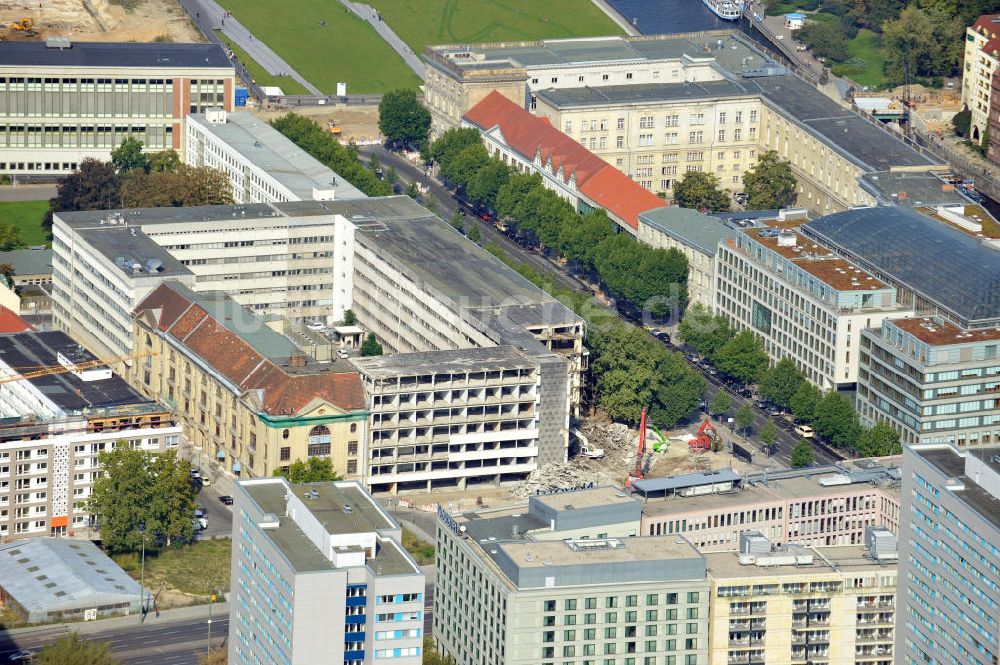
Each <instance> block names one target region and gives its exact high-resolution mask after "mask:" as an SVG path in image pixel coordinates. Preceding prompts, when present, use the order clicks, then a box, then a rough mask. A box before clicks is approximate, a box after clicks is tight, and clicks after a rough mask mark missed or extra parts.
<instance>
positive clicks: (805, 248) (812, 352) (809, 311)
mask: <svg viewBox="0 0 1000 665" xmlns="http://www.w3.org/2000/svg"><path fill="white" fill-rule="evenodd" d="M715 279H716V289H715V310H716V311H717V312H718V313H719V314H722V315H723V316H725V317H726V318H727V319H728V320H729V322H730V323H731V325H733V326H734V327H735V328H736V329H738V330H742V329H746V328H749V329H751V330H753V331H754V332H755V333H756V334H758V335H759V336H760V337H761V338H762V339H763V340H764V348H765V349H766V350H767V353H768V355H769V356H770V357H771V359H772V360H773V361H774V362H777V361H778V360H780V359H781V358H791V359H792V360H794V361H795V364H796V365H797V366H798V367H799V369H801V370H802V371H803V373H805V375H806V378H807V379H809V381H811V382H813V383H815V384H816V385H817V386H819V387H820V388H821V389H823V390H830V389H833V388H838V387H841V386H843V387H847V386H851V385H852V384H854V383H855V382H856V381H857V378H858V358H859V344H860V339H861V331H862V330H864V329H865V328H872V327H878V326H879V325H880V324H881V322H882V321H883V320H885V319H888V318H894V317H902V316H910V315H912V314H913V310H912V309H908V308H906V307H903V306H901V305H899V304H898V303H897V301H896V289H895V288H893V287H891V286H889V285H888V284H886V283H885V282H882V281H881V280H878V279H876V278H875V277H872V276H871V275H870V274H869V273H866V272H864V271H862V270H861V269H860V268H858V267H857V266H855V265H854V264H852V263H850V262H848V261H847V260H845V259H843V258H840V257H838V256H837V255H835V254H834V253H833V252H832V251H830V250H829V249H827V248H825V247H822V246H820V245H817V244H816V243H815V242H812V241H810V240H808V239H806V238H805V237H804V236H802V235H801V234H799V233H798V231H796V230H793V229H791V228H776V227H763V228H759V227H758V228H752V229H741V230H739V231H738V232H737V234H736V238H735V241H734V242H732V243H723V244H721V245H719V251H718V254H716V264H715Z"/></svg>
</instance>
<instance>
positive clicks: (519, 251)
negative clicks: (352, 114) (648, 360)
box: [358, 145, 836, 533]
mask: <svg viewBox="0 0 1000 665" xmlns="http://www.w3.org/2000/svg"><path fill="white" fill-rule="evenodd" d="M358 150H359V152H360V153H361V154H362V155H363V156H365V157H366V158H370V157H371V156H372V155H377V156H378V159H379V161H380V162H381V164H382V165H383V166H384V167H387V166H388V165H390V164H391V165H392V166H394V167H395V169H396V172H397V173H398V174H399V176H400V180H401V181H402V182H403V183H404V186H405V184H408V183H409V182H410V181H414V180H415V181H416V182H418V183H420V184H422V185H425V186H427V187H429V188H430V192H429V195H430V197H431V198H432V199H433V200H434V201H435V203H436V205H437V212H438V214H439V215H440V216H441V217H442V218H444V219H450V218H451V216H452V215H453V214H454V213H455V211H456V210H458V209H459V208H461V207H462V206H461V202H460V201H459V200H458V199H457V197H456V196H455V195H454V194H453V193H452V192H451V191H450V190H449V189H448V188H446V187H445V186H444V185H442V184H441V183H440V182H439V181H438V180H437V179H435V178H433V177H430V176H428V175H427V173H426V172H425V171H424V169H423V168H422V167H421V165H418V164H413V163H412V162H410V161H408V160H407V159H405V158H404V157H402V156H401V155H399V154H398V153H395V152H390V151H387V150H385V149H384V147H383V146H381V145H368V146H359V147H358ZM465 220H466V221H465V223H466V225H468V224H469V223H471V222H474V223H476V224H478V225H479V230H480V233H481V235H482V237H483V244H486V243H487V242H491V241H494V242H497V243H499V244H500V246H501V247H503V248H504V251H506V252H507V253H508V254H509V255H510V256H511V257H512V258H514V259H516V260H517V261H520V262H523V263H527V264H529V265H531V266H533V267H534V268H536V269H538V270H540V271H542V272H544V273H546V274H547V275H549V276H551V277H552V279H553V281H554V282H555V283H556V284H559V285H560V286H563V287H565V288H568V289H572V290H574V291H577V292H581V293H587V292H589V289H588V287H587V286H586V285H585V284H584V283H583V282H581V281H580V280H579V279H577V278H575V277H573V276H572V275H570V274H569V273H568V272H567V271H566V270H564V269H562V268H560V267H559V266H557V265H555V264H554V263H552V262H551V261H549V260H547V259H545V258H544V257H542V256H540V255H539V254H536V253H534V252H531V251H528V250H526V249H524V248H522V247H521V246H520V245H518V244H517V243H515V242H514V241H512V240H511V239H510V238H508V237H507V236H505V235H504V234H502V233H500V232H499V231H497V230H496V229H495V228H494V227H493V225H492V224H490V223H487V222H484V221H482V220H480V219H478V218H476V217H475V216H472V215H468V216H466V218H465ZM668 346H669V347H670V348H671V350H675V351H677V350H678V349H677V348H676V347H673V346H671V345H668ZM689 362H690V361H689ZM691 366H692V367H694V368H695V369H696V370H698V371H699V372H701V373H702V375H703V376H704V377H705V378H706V379H707V381H708V387H707V389H706V391H705V401H706V402H710V401H711V400H712V397H714V396H715V394H716V393H717V392H718V391H719V390H727V388H726V387H725V386H723V385H722V383H721V381H720V380H719V379H718V377H717V376H714V375H712V374H710V373H708V372H705V371H704V370H703V369H702V368H701V367H699V366H697V365H695V364H694V363H691ZM729 392H730V396H731V397H732V399H733V406H732V410H731V413H736V411H737V410H739V408H740V407H741V406H743V405H744V404H749V405H750V408H751V409H752V410H753V413H754V423H753V427H752V428H751V431H752V434H751V435H750V438H751V439H753V438H754V437H755V436H756V433H757V432H759V431H760V428H761V427H763V426H764V423H765V422H767V418H768V416H767V415H766V414H765V413H763V412H762V411H761V410H759V409H757V408H756V407H754V406H753V400H749V399H746V398H744V397H741V396H739V395H736V394H735V393H733V392H732V391H731V390H730V391H729ZM775 424H777V425H778V441H777V442H776V443H775V449H774V453H773V454H772V455H771V459H772V460H773V461H775V462H777V463H780V464H782V465H785V466H789V465H790V464H791V458H792V449H793V448H794V447H795V444H797V443H798V442H799V440H800V439H799V437H797V436H795V435H794V434H793V433H792V431H791V430H792V425H791V423H790V421H788V420H785V419H784V418H781V417H776V418H775ZM734 438H735V437H734ZM740 438H742V437H740ZM740 438H736V439H735V440H736V441H737V442H739V441H740ZM760 447H761V448H762V447H763V446H760ZM815 457H816V464H831V463H833V462H835V461H836V458H834V457H833V456H831V455H829V454H827V453H826V452H824V451H823V450H821V449H819V448H816V449H815ZM765 460H766V458H765V459H761V458H755V459H754V462H756V463H763V462H765ZM430 533H433V531H430Z"/></svg>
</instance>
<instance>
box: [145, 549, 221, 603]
mask: <svg viewBox="0 0 1000 665" xmlns="http://www.w3.org/2000/svg"><path fill="white" fill-rule="evenodd" d="M231 551H232V541H231V540H230V539H229V538H222V539H219V540H199V541H196V542H195V543H194V544H192V545H183V546H180V547H176V548H169V549H166V550H164V551H163V552H161V553H160V554H159V555H158V556H155V557H146V583H147V585H148V586H150V587H156V586H157V583H158V582H160V583H162V584H163V585H165V586H167V587H170V588H172V589H176V590H178V591H180V592H181V593H186V594H193V595H198V596H210V595H211V594H212V592H213V591H215V590H216V589H221V590H223V591H228V590H229V576H230V568H229V563H230V562H229V556H230V553H231ZM138 572H139V571H137V570H129V574H130V575H132V577H135V578H136V579H138V577H139V575H138Z"/></svg>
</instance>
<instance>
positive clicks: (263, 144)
mask: <svg viewBox="0 0 1000 665" xmlns="http://www.w3.org/2000/svg"><path fill="white" fill-rule="evenodd" d="M188 117H189V119H190V121H193V122H195V123H197V124H198V125H200V126H201V127H203V128H204V129H205V130H206V131H208V132H209V133H211V134H212V135H213V136H215V137H216V138H218V139H219V140H220V141H222V142H223V143H225V144H226V145H228V146H229V147H231V148H232V149H233V150H235V151H236V152H238V153H239V154H241V155H243V156H244V157H246V158H247V159H248V160H249V161H250V162H252V163H253V164H255V165H256V166H258V167H259V168H261V169H263V170H264V171H266V172H267V173H268V175H270V176H271V177H273V178H274V179H275V180H277V181H278V182H280V183H281V184H282V185H284V186H285V187H287V188H288V189H289V190H291V192H292V193H293V194H294V195H295V196H297V197H298V198H300V199H304V200H309V199H311V198H313V189H314V188H315V189H319V190H333V191H334V196H335V197H336V198H338V199H357V198H364V197H365V194H364V193H363V192H361V190H359V189H358V188H357V187H355V186H354V185H352V184H351V183H349V182H347V180H345V179H344V178H342V177H341V176H340V175H338V174H337V173H335V172H334V171H332V170H331V169H329V168H328V167H326V166H324V165H323V164H322V163H320V162H319V161H318V160H317V159H316V158H315V157H313V156H312V155H310V154H309V153H307V152H305V151H304V150H302V148H300V147H298V146H297V145H295V144H294V143H292V141H290V140H289V139H287V138H285V136H284V135H283V134H282V133H281V132H279V131H278V130H276V129H274V128H273V127H271V125H269V124H268V123H266V122H264V121H263V120H261V119H259V118H258V117H257V116H255V115H253V114H252V113H250V112H249V111H241V112H237V113H229V114H227V115H226V122H224V123H218V124H217V123H212V122H209V121H208V118H207V117H206V115H205V114H204V113H192V114H191V115H190V116H188ZM334 183H336V184H334Z"/></svg>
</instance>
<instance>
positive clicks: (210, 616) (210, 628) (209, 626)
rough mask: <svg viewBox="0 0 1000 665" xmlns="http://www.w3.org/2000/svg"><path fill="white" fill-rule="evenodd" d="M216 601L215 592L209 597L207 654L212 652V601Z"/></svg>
mask: <svg viewBox="0 0 1000 665" xmlns="http://www.w3.org/2000/svg"><path fill="white" fill-rule="evenodd" d="M214 602H215V594H214V593H213V594H212V596H211V598H209V599H208V639H207V640H206V641H205V655H206V656H210V655H211V654H212V603H214Z"/></svg>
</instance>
